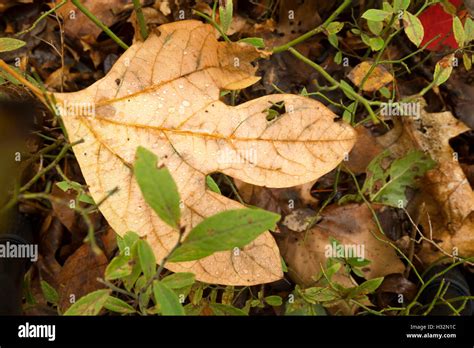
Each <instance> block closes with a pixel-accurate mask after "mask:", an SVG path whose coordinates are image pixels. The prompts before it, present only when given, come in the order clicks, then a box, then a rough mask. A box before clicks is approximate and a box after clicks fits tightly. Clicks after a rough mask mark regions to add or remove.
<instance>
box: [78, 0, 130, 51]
mask: <svg viewBox="0 0 474 348" xmlns="http://www.w3.org/2000/svg"><path fill="white" fill-rule="evenodd" d="M71 2H72V3H73V4H74V5H75V6H76V7H77V8H78V10H79V11H81V12H82V13H84V14H85V15H86V16H87V18H89V19H90V20H91V21H92V22H93V23H94V24H95V25H97V26H98V27H99V28H100V29H102V30H103V31H104V33H106V34H107V35H108V36H109V37H110V38H111V39H112V40H114V41H115V42H116V43H117V44H118V45H119V46H120V47H122V48H123V49H124V50H127V49H128V48H129V47H128V45H127V44H126V43H125V42H123V41H122V40H120V38H119V37H118V36H117V35H115V34H114V33H113V31H112V30H110V29H109V28H108V27H107V26H106V25H105V24H104V23H102V22H101V21H100V20H99V19H98V18H97V17H96V16H95V15H94V14H93V13H92V12H91V11H89V10H88V9H87V8H86V7H85V6H84V5H83V4H82V3H81V2H80V1H79V0H71Z"/></svg>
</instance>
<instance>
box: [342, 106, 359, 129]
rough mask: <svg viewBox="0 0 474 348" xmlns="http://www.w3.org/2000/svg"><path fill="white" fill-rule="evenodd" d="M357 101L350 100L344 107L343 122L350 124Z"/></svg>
mask: <svg viewBox="0 0 474 348" xmlns="http://www.w3.org/2000/svg"><path fill="white" fill-rule="evenodd" d="M356 107H357V103H356V102H352V103H350V104H349V106H348V107H347V108H345V109H344V112H343V113H342V119H343V120H344V122H346V123H348V124H351V123H352V120H353V119H354V115H355V111H356Z"/></svg>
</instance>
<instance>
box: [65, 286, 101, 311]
mask: <svg viewBox="0 0 474 348" xmlns="http://www.w3.org/2000/svg"><path fill="white" fill-rule="evenodd" d="M109 296H110V290H109V289H104V290H97V291H94V292H91V293H90V294H87V295H86V296H83V297H81V298H80V299H79V300H78V301H77V302H76V303H74V304H73V305H72V306H71V307H69V309H68V310H67V311H66V312H65V313H64V315H97V314H99V312H100V310H101V309H102V308H103V307H104V304H105V302H106V301H107V299H108V298H109Z"/></svg>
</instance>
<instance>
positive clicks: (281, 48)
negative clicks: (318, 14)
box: [272, 0, 352, 53]
mask: <svg viewBox="0 0 474 348" xmlns="http://www.w3.org/2000/svg"><path fill="white" fill-rule="evenodd" d="M351 3H352V0H344V2H343V3H342V4H341V5H340V6H339V7H338V8H337V9H336V10H335V11H334V12H333V13H332V14H331V15H330V16H329V18H328V19H326V21H325V22H324V23H323V24H321V25H320V26H318V27H316V28H314V29H313V30H310V31H308V32H306V33H304V34H303V35H301V36H299V37H297V38H296V39H294V40H292V41H290V42H287V43H286V44H284V45H281V46H277V47H274V48H273V49H272V52H273V53H279V52H283V51H286V50H288V49H290V48H291V47H293V46H295V45H297V44H299V43H301V42H303V41H305V40H307V39H309V38H310V37H312V36H314V35H316V34H319V33H321V32H323V31H324V30H325V29H326V27H327V26H328V25H329V24H330V23H331V22H332V21H334V19H336V17H337V16H339V14H340V13H341V12H342V11H344V10H345V8H346V7H347V6H349V5H350V4H351Z"/></svg>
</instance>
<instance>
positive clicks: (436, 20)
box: [418, 0, 462, 51]
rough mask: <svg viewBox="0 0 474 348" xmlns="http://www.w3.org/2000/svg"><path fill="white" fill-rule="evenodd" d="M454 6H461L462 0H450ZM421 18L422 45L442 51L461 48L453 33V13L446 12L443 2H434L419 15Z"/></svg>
mask: <svg viewBox="0 0 474 348" xmlns="http://www.w3.org/2000/svg"><path fill="white" fill-rule="evenodd" d="M448 3H451V4H452V5H453V6H454V7H456V8H458V7H460V5H461V3H462V1H461V0H449V1H448ZM418 18H419V20H420V21H421V24H422V25H423V28H424V36H423V40H422V42H421V44H420V46H421V47H423V46H424V45H426V44H427V43H428V42H430V44H429V45H428V46H426V49H427V50H429V51H442V50H444V49H457V48H459V46H458V44H457V42H456V39H455V38H454V34H453V15H452V14H450V13H448V12H446V10H445V8H444V7H443V4H440V3H438V4H433V5H431V6H430V7H428V8H427V9H426V10H424V11H423V12H422V13H421V14H420V15H419V17H418Z"/></svg>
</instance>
